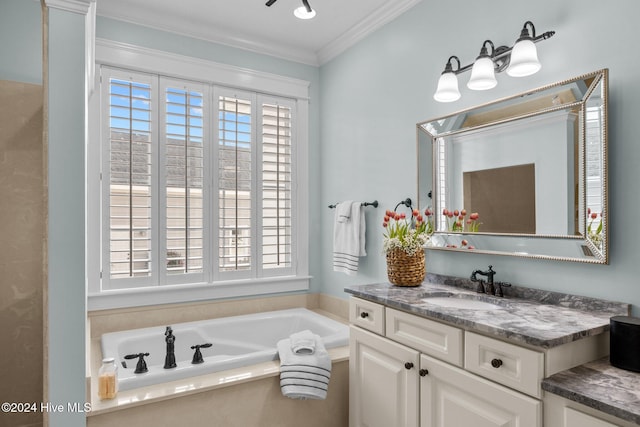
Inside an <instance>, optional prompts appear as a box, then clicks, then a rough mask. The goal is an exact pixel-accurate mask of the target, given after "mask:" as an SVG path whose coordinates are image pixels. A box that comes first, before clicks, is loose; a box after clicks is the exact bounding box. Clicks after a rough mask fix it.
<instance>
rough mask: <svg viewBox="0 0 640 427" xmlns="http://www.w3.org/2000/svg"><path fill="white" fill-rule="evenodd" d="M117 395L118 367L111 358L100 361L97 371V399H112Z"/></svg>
mask: <svg viewBox="0 0 640 427" xmlns="http://www.w3.org/2000/svg"><path fill="white" fill-rule="evenodd" d="M117 393H118V367H117V366H116V362H115V359H114V358H113V357H107V358H105V359H102V366H101V367H100V370H99V371H98V397H99V398H100V399H113V398H114V397H116V394H117Z"/></svg>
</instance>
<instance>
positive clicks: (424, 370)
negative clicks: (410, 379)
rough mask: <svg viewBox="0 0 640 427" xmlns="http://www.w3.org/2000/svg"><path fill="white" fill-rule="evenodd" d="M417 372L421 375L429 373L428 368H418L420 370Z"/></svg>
mask: <svg viewBox="0 0 640 427" xmlns="http://www.w3.org/2000/svg"><path fill="white" fill-rule="evenodd" d="M418 372H419V373H420V376H421V377H424V376H427V375H429V370H428V369H420V371H418Z"/></svg>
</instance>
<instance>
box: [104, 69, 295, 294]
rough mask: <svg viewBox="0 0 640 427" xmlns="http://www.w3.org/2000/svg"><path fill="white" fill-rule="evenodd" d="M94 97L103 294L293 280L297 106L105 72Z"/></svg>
mask: <svg viewBox="0 0 640 427" xmlns="http://www.w3.org/2000/svg"><path fill="white" fill-rule="evenodd" d="M100 94H101V95H100V102H99V103H100V106H101V111H102V116H101V155H102V156H101V157H102V167H101V197H100V204H101V212H102V215H101V218H102V220H101V224H100V228H101V236H102V237H101V242H100V245H101V247H102V251H101V252H102V261H101V263H100V264H101V286H100V290H101V291H104V290H117V289H132V288H149V287H162V286H163V285H194V284H199V285H207V286H209V285H214V286H215V285H216V284H218V283H224V284H225V285H229V283H233V281H234V280H243V281H247V280H260V279H264V278H271V277H282V276H295V275H296V273H297V272H296V264H295V262H294V261H295V260H296V254H295V250H296V247H297V241H296V236H297V234H296V233H297V232H298V231H297V229H296V223H297V222H296V220H297V218H296V193H295V186H294V183H295V178H296V173H295V171H296V160H295V159H296V156H295V154H296V142H297V141H296V113H297V109H296V106H297V104H296V100H295V99H290V98H287V97H277V96H272V95H263V94H260V93H256V92H252V91H241V90H235V89H231V88H226V87H221V86H218V85H214V84H211V83H206V82H196V81H192V80H182V79H176V78H168V77H164V76H161V75H154V74H146V73H139V72H132V71H127V70H121V69H116V68H110V67H104V66H103V67H102V68H101V90H100ZM257 293H260V292H257Z"/></svg>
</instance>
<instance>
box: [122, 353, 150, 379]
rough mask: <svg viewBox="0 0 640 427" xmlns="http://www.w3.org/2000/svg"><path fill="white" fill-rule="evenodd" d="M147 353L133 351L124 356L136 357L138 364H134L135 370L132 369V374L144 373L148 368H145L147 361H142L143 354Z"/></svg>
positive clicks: (127, 357) (146, 354) (128, 358)
mask: <svg viewBox="0 0 640 427" xmlns="http://www.w3.org/2000/svg"><path fill="white" fill-rule="evenodd" d="M148 355H149V353H134V354H127V355H126V356H125V357H124V358H125V359H127V360H131V359H135V358H136V357H137V358H138V364H137V365H136V370H135V371H133V373H134V374H144V373H145V372H147V371H148V370H149V369H147V362H145V361H144V358H145V356H148Z"/></svg>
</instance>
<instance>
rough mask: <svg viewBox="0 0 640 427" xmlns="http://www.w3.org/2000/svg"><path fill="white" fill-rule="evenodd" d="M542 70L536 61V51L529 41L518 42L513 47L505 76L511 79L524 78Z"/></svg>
mask: <svg viewBox="0 0 640 427" xmlns="http://www.w3.org/2000/svg"><path fill="white" fill-rule="evenodd" d="M540 68H542V65H541V64H540V61H538V49H536V45H535V43H533V41H531V40H520V41H519V42H517V43H516V44H515V46H513V50H512V51H511V60H510V62H509V67H508V68H507V74H508V75H510V76H511V77H524V76H530V75H531V74H535V73H537V72H538V70H539V69H540Z"/></svg>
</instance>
